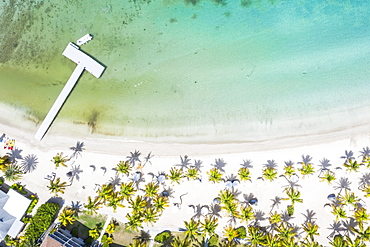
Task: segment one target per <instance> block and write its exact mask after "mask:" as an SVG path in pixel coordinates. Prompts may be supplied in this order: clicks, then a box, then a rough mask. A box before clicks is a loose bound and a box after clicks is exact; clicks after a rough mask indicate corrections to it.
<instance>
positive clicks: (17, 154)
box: [6, 148, 23, 163]
mask: <svg viewBox="0 0 370 247" xmlns="http://www.w3.org/2000/svg"><path fill="white" fill-rule="evenodd" d="M22 151H23V150H22V149H19V148H14V149H13V150H10V152H8V153H6V155H8V157H9V159H10V161H11V162H13V163H14V162H16V161H17V160H21V159H23V157H22V155H21V153H22Z"/></svg>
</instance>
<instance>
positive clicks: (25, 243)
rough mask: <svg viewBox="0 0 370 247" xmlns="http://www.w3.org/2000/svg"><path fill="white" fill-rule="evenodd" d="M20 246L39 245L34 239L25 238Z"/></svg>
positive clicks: (31, 246)
mask: <svg viewBox="0 0 370 247" xmlns="http://www.w3.org/2000/svg"><path fill="white" fill-rule="evenodd" d="M21 246H22V247H39V246H40V243H38V242H37V240H35V239H25V240H24V241H22V245H21Z"/></svg>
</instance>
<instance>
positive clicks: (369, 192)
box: [360, 184, 370, 197]
mask: <svg viewBox="0 0 370 247" xmlns="http://www.w3.org/2000/svg"><path fill="white" fill-rule="evenodd" d="M360 190H361V191H362V192H364V193H365V195H364V197H370V184H365V185H363V186H361V187H360Z"/></svg>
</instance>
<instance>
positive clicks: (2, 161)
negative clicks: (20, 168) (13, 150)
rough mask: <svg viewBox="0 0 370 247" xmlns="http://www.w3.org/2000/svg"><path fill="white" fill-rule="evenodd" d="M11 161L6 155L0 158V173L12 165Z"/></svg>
mask: <svg viewBox="0 0 370 247" xmlns="http://www.w3.org/2000/svg"><path fill="white" fill-rule="evenodd" d="M12 163H13V162H12V160H11V159H10V158H9V156H8V155H4V156H0V170H1V171H4V170H5V168H6V167H7V166H8V165H10V164H12Z"/></svg>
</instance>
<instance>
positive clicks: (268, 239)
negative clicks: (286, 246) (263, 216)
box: [264, 232, 282, 247]
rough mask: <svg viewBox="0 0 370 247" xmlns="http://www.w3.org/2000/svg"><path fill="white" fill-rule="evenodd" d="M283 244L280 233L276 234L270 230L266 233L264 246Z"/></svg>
mask: <svg viewBox="0 0 370 247" xmlns="http://www.w3.org/2000/svg"><path fill="white" fill-rule="evenodd" d="M281 244H282V243H281V241H280V239H279V236H278V235H274V234H272V233H270V232H267V233H266V235H265V245H264V246H268V247H280V246H282V245H281Z"/></svg>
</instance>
